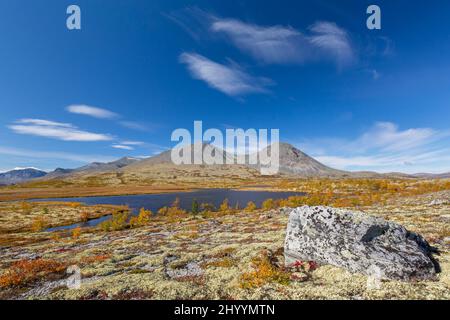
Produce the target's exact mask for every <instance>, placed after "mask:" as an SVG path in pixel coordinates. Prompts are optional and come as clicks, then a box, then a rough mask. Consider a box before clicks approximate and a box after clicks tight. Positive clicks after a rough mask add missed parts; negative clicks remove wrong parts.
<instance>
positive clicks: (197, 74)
mask: <svg viewBox="0 0 450 320" xmlns="http://www.w3.org/2000/svg"><path fill="white" fill-rule="evenodd" d="M179 60H180V62H181V63H183V64H185V65H186V66H187V68H188V70H189V72H190V74H191V76H192V77H193V78H195V79H198V80H202V81H204V82H206V83H207V84H208V86H210V87H211V88H214V89H216V90H219V91H221V92H223V93H225V94H227V95H229V96H234V97H236V96H242V95H246V94H251V93H268V92H269V91H268V89H267V86H269V85H271V84H273V82H272V81H271V80H270V79H267V78H263V77H254V76H252V75H250V74H248V73H247V72H245V71H244V70H243V69H242V68H241V67H239V66H238V65H237V64H233V63H230V64H229V65H224V64H220V63H217V62H214V61H212V60H210V59H208V58H206V57H204V56H202V55H199V54H196V53H187V52H184V53H182V54H181V55H180V58H179Z"/></svg>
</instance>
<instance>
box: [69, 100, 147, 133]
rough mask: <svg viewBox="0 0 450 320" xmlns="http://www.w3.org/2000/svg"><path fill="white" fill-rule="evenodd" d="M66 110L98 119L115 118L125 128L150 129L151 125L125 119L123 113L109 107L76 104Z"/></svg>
mask: <svg viewBox="0 0 450 320" xmlns="http://www.w3.org/2000/svg"><path fill="white" fill-rule="evenodd" d="M66 110H67V111H68V112H70V113H73V114H79V115H84V116H88V117H93V118H97V119H105V120H114V121H116V122H117V123H118V124H119V125H121V126H122V127H124V128H128V129H132V130H137V131H149V127H148V126H147V125H146V124H143V123H140V122H136V121H130V120H123V119H122V115H120V114H118V113H115V112H113V111H110V110H108V109H104V108H98V107H94V106H89V105H85V104H76V105H75V104H74V105H70V106H68V107H66Z"/></svg>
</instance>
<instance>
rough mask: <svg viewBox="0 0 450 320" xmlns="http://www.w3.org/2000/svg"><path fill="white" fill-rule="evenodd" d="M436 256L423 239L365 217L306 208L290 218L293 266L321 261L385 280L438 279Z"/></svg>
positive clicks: (289, 255)
mask: <svg viewBox="0 0 450 320" xmlns="http://www.w3.org/2000/svg"><path fill="white" fill-rule="evenodd" d="M433 253H437V250H436V249H434V248H433V247H431V246H430V245H429V244H428V243H427V241H426V240H425V239H423V238H422V237H421V236H420V235H418V234H416V233H413V232H410V231H408V230H406V229H405V228H404V227H403V226H401V225H399V224H396V223H393V222H389V221H386V220H383V219H382V218H378V217H373V216H369V215H366V214H364V213H360V212H353V211H347V210H340V209H334V208H330V207H307V206H305V207H301V208H296V209H294V210H293V211H292V212H291V213H290V216H289V223H288V226H287V232H286V240H285V261H286V262H285V263H286V265H287V266H289V265H292V264H294V263H295V262H296V261H315V262H317V263H318V264H322V265H325V264H329V265H334V266H337V267H342V268H345V269H347V270H349V271H350V272H353V273H363V274H367V275H370V276H377V277H379V278H383V279H397V280H412V279H432V278H434V276H435V274H436V273H437V272H439V271H440V268H439V264H438V262H437V261H436V260H435V259H434V258H433V256H432V254H433Z"/></svg>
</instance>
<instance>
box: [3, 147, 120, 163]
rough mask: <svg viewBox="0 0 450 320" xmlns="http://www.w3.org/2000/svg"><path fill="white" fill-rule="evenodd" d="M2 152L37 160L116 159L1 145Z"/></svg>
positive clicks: (88, 160)
mask: <svg viewBox="0 0 450 320" xmlns="http://www.w3.org/2000/svg"><path fill="white" fill-rule="evenodd" d="M0 154H3V155H8V156H18V157H26V158H27V159H36V160H43V159H48V160H52V161H53V160H55V159H60V160H67V161H77V162H82V163H90V162H111V161H114V160H116V158H115V157H109V156H102V155H86V154H80V153H67V152H53V151H36V150H29V149H20V148H12V147H2V146H0Z"/></svg>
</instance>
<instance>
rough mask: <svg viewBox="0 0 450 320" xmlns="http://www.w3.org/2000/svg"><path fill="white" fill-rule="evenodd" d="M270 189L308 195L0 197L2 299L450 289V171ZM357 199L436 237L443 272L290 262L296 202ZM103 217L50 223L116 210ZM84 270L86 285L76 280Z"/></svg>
mask: <svg viewBox="0 0 450 320" xmlns="http://www.w3.org/2000/svg"><path fill="white" fill-rule="evenodd" d="M269 189H271V190H290V191H299V192H306V193H307V195H305V196H295V197H289V198H288V199H275V198H274V199H267V200H266V201H264V202H263V204H262V206H261V208H258V207H257V206H256V204H255V203H253V202H249V203H248V204H243V207H242V209H240V208H239V205H236V204H230V203H229V201H228V200H227V199H224V200H223V202H222V203H221V205H220V206H219V207H218V208H215V207H214V205H212V204H209V203H198V202H197V201H195V202H193V203H192V206H191V209H190V210H184V209H182V208H181V207H180V201H179V199H175V200H174V202H173V203H172V204H170V205H168V206H167V207H163V208H161V209H160V210H158V212H157V213H155V214H154V213H152V212H151V211H148V210H146V209H144V208H143V209H141V210H140V211H139V212H138V214H137V215H131V211H130V209H129V208H127V207H117V206H87V205H84V204H81V203H58V202H26V201H11V202H1V203H0V298H4V299H9V298H20V299H207V298H209V299H241V298H247V299H266V298H272V299H323V298H332V299H393V298H399V299H450V254H449V252H448V250H449V246H450V227H449V226H450V224H449V221H450V206H449V204H450V181H449V180H407V179H403V180H402V179H391V180H389V179H378V180H375V179H340V180H332V179H310V180H307V179H305V180H286V181H277V182H276V183H272V185H271V186H270V188H269ZM303 205H310V206H315V205H328V206H333V207H343V208H350V209H354V210H359V211H363V212H365V213H367V214H372V215H377V216H381V217H383V218H384V219H387V220H391V221H395V222H398V223H401V224H402V225H404V226H405V227H406V228H408V229H409V230H411V231H414V232H418V233H420V234H422V235H423V236H424V237H425V238H426V239H427V241H429V242H430V244H432V245H433V246H436V247H437V248H438V249H439V250H440V251H441V255H440V256H439V257H438V260H439V262H440V264H441V268H442V272H441V273H440V274H438V276H437V278H436V280H435V281H416V282H401V281H383V282H382V283H381V288H380V289H379V290H370V289H368V287H367V285H366V283H367V277H366V276H363V275H358V274H350V273H348V272H347V271H345V270H342V269H339V268H336V267H332V266H318V265H317V264H316V263H315V262H314V261H296V262H295V263H294V264H293V265H292V266H288V267H285V266H284V256H283V242H284V237H285V229H286V223H287V219H288V216H287V215H286V213H285V212H286V210H285V208H286V207H298V206H303ZM111 213H112V216H111V218H110V219H108V220H106V221H105V222H103V223H101V224H100V225H98V226H96V227H90V228H75V229H72V230H60V231H54V232H47V231H46V230H47V228H49V227H55V226H62V225H68V224H73V223H77V222H83V221H87V220H89V219H92V218H96V217H101V216H104V215H109V214H111ZM71 265H77V266H78V267H79V268H80V269H81V276H82V285H81V288H80V289H69V288H67V286H66V285H65V280H66V278H67V274H65V270H66V268H67V267H68V266H71Z"/></svg>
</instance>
